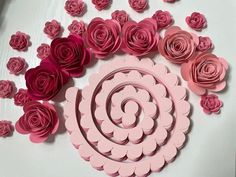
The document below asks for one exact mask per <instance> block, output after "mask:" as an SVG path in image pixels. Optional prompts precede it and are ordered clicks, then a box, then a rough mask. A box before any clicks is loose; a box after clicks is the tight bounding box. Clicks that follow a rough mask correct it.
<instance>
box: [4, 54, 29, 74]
mask: <svg viewBox="0 0 236 177" xmlns="http://www.w3.org/2000/svg"><path fill="white" fill-rule="evenodd" d="M26 66H27V64H26V62H25V59H24V58H21V57H13V58H10V59H9V60H8V62H7V69H8V70H9V71H10V74H15V75H18V74H20V73H21V72H22V71H23V70H24V69H25V68H26Z"/></svg>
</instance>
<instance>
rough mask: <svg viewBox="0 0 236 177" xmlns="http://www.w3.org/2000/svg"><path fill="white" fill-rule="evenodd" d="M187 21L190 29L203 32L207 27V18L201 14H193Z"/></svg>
mask: <svg viewBox="0 0 236 177" xmlns="http://www.w3.org/2000/svg"><path fill="white" fill-rule="evenodd" d="M185 21H186V23H187V24H188V26H189V27H190V28H192V29H194V30H196V31H201V30H202V29H203V28H205V27H206V26H207V21H206V18H205V16H204V15H203V14H201V13H199V12H193V13H192V14H191V16H188V17H186V19H185Z"/></svg>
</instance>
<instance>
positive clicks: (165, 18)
mask: <svg viewBox="0 0 236 177" xmlns="http://www.w3.org/2000/svg"><path fill="white" fill-rule="evenodd" d="M152 18H153V19H154V20H156V22H157V28H158V29H159V30H161V29H163V28H165V27H168V26H169V25H171V24H172V23H173V20H172V17H171V14H170V13H169V12H168V11H162V10H158V11H156V12H155V14H153V16H152Z"/></svg>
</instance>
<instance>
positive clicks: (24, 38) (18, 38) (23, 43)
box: [9, 31, 30, 51]
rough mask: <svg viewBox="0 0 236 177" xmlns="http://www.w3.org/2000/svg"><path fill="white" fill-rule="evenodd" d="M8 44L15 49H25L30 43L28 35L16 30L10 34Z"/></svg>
mask: <svg viewBox="0 0 236 177" xmlns="http://www.w3.org/2000/svg"><path fill="white" fill-rule="evenodd" d="M9 44H10V46H11V47H12V48H13V49H15V50H18V51H26V50H27V48H28V46H29V45H30V43H29V35H27V34H25V33H22V32H20V31H18V32H16V34H13V35H12V36H11V39H10V41H9Z"/></svg>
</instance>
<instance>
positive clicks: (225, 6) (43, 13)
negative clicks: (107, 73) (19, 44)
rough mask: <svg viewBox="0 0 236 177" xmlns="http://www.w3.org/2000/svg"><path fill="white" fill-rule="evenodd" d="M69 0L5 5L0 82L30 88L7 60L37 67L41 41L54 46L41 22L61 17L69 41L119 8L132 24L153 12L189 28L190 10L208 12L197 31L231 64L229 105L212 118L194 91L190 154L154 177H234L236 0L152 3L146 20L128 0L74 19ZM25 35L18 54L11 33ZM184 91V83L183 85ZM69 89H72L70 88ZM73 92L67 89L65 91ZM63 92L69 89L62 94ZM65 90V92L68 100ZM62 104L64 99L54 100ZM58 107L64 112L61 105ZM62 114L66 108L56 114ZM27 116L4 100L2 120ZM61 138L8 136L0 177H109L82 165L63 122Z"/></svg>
mask: <svg viewBox="0 0 236 177" xmlns="http://www.w3.org/2000/svg"><path fill="white" fill-rule="evenodd" d="M64 2H65V0H0V79H9V80H13V81H14V82H15V84H16V86H17V87H18V88H21V87H25V83H24V82H25V80H24V76H23V75H21V76H17V77H16V76H13V75H9V72H8V70H7V69H6V62H7V61H8V58H9V57H13V56H21V57H24V58H25V59H26V61H27V62H28V64H29V67H34V66H36V65H38V64H39V62H40V60H39V59H38V58H37V57H36V48H37V47H38V46H39V45H40V44H41V43H43V42H44V43H50V39H48V38H47V37H46V35H44V33H43V32H42V31H43V27H44V23H45V22H46V21H48V20H52V19H56V20H58V21H59V22H61V24H62V26H63V27H64V33H63V35H64V36H67V35H68V31H67V26H68V25H69V24H70V23H71V22H72V20H73V19H78V20H79V19H83V20H84V21H85V22H87V23H88V22H89V21H90V20H91V19H92V18H94V17H96V16H101V17H104V18H110V14H111V13H112V12H113V11H114V10H117V9H124V10H126V11H127V12H128V13H129V14H130V16H131V17H132V18H133V19H134V20H141V19H143V18H145V17H150V16H151V15H152V14H153V13H154V12H155V11H156V10H158V9H162V10H169V11H170V12H171V13H172V14H173V17H174V19H175V25H179V26H181V27H182V28H184V29H188V27H187V25H186V24H185V17H186V16H187V15H189V14H190V13H192V12H193V11H199V12H202V13H203V14H205V16H206V18H207V20H208V28H207V29H205V30H203V32H201V33H199V34H201V35H207V36H210V37H211V38H212V40H213V42H214V45H215V50H214V53H215V54H216V55H218V56H222V57H224V58H226V60H227V61H228V62H229V64H230V72H229V79H228V88H227V90H226V91H225V92H223V93H220V94H219V96H220V99H221V100H222V101H223V102H224V107H223V108H222V113H221V114H220V115H211V116H208V115H206V114H204V113H203V111H202V110H201V107H200V106H199V100H200V98H199V97H197V96H196V95H194V94H193V93H190V102H191V103H192V105H193V114H192V116H191V119H192V130H191V132H190V134H189V136H188V137H189V140H188V142H187V144H186V146H185V148H184V149H183V150H182V151H181V153H180V155H179V156H178V158H177V159H176V160H175V161H174V162H173V163H171V164H169V165H168V166H167V167H166V168H165V169H164V170H163V171H162V172H161V173H158V174H157V173H153V174H152V175H151V176H152V177H154V176H159V177H173V176H174V177H234V176H235V150H236V131H235V129H236V115H235V113H236V111H235V102H236V94H235V88H236V80H235V79H234V78H233V76H235V77H236V68H235V65H236V63H235V60H236V36H235V32H236V13H235V10H236V1H235V0H224V1H222V0H180V1H179V2H177V3H175V4H168V3H164V2H162V0H149V4H150V8H149V10H146V11H145V12H144V13H143V14H138V13H136V12H134V11H133V10H132V9H131V8H130V7H129V6H128V0H113V3H112V5H111V8H110V9H109V10H105V11H102V12H98V11H97V10H96V9H95V8H94V6H93V5H92V3H91V0H85V2H86V3H87V6H88V8H87V9H88V11H87V13H86V14H85V15H84V16H83V17H82V18H72V17H70V16H69V15H67V14H66V13H65V11H64ZM18 30H19V31H23V32H25V33H28V34H29V35H30V36H31V42H32V46H31V47H30V48H29V50H28V52H20V53H19V52H17V51H14V50H12V49H11V48H10V47H9V45H8V42H9V38H10V36H11V34H13V33H15V32H16V31H18ZM155 61H156V62H163V63H165V64H166V65H167V66H168V67H169V68H170V70H171V71H172V72H174V73H176V74H179V67H177V66H175V65H172V64H170V63H168V62H167V61H165V60H164V59H163V58H162V57H160V56H157V57H156V58H155ZM105 62H108V61H99V62H97V63H96V64H95V65H94V66H93V67H90V68H89V69H88V70H87V72H86V75H85V76H84V77H82V78H80V79H75V80H74V81H75V86H77V87H79V88H83V87H84V86H85V85H87V84H88V78H89V76H90V75H91V73H94V72H96V71H97V70H98V68H99V66H100V65H101V64H103V63H105ZM183 84H184V85H185V83H184V82H183ZM69 85H73V84H72V83H70V84H69ZM67 87H69V86H67ZM64 90H65V89H64ZM63 92H64V91H62V92H61V93H60V94H61V95H63V94H64V93H63ZM57 100H62V98H57ZM58 107H59V106H58ZM58 109H59V111H60V112H62V109H61V108H60V107H59V108H58ZM21 114H22V110H21V108H19V107H16V106H14V104H13V99H1V100H0V119H8V120H11V121H12V122H13V123H15V122H16V120H17V119H18V118H19V117H20V116H21ZM61 122H62V124H61V127H60V130H59V134H58V135H57V136H56V137H55V139H50V140H49V141H48V142H46V143H43V144H33V143H31V142H30V141H29V140H28V137H27V136H23V135H19V134H18V133H17V132H15V133H14V135H13V136H12V137H10V138H6V139H0V177H53V176H55V177H66V176H68V177H79V176H80V177H94V176H96V177H105V176H106V175H105V174H104V173H103V172H98V171H96V170H94V169H93V168H92V167H91V166H90V165H89V163H87V162H85V161H84V160H82V159H81V158H80V156H79V154H78V153H77V151H76V150H75V149H74V148H73V146H72V145H71V143H70V139H69V136H68V134H67V133H66V132H65V128H64V125H63V121H61Z"/></svg>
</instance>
